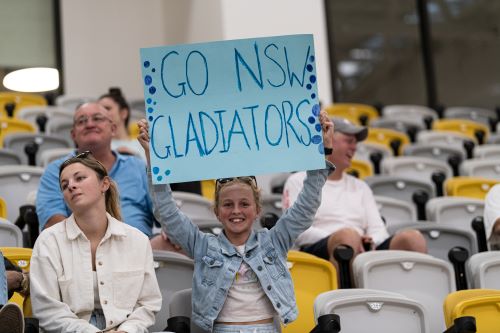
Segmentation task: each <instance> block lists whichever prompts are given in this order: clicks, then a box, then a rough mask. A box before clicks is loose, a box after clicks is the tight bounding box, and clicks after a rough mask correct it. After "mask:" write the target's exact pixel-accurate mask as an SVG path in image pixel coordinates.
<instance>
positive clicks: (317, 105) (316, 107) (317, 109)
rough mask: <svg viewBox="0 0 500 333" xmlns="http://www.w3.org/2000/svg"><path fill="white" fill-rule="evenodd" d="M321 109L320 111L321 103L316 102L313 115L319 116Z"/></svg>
mask: <svg viewBox="0 0 500 333" xmlns="http://www.w3.org/2000/svg"><path fill="white" fill-rule="evenodd" d="M319 111H320V108H319V104H314V105H313V107H312V113H313V115H315V116H316V117H317V116H319Z"/></svg>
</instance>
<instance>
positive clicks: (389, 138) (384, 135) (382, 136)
mask: <svg viewBox="0 0 500 333" xmlns="http://www.w3.org/2000/svg"><path fill="white" fill-rule="evenodd" d="M397 141H399V142H400V144H399V147H398V150H397V152H394V149H393V147H392V146H391V142H397ZM363 142H366V143H376V144H379V145H383V146H385V147H387V148H389V149H390V150H391V151H392V152H393V153H397V154H395V155H401V153H402V152H403V148H404V146H406V145H407V144H409V143H410V138H409V137H408V135H406V134H405V133H403V132H399V131H395V130H391V129H387V128H373V127H370V128H369V129H368V137H367V138H366V140H365V141H363Z"/></svg>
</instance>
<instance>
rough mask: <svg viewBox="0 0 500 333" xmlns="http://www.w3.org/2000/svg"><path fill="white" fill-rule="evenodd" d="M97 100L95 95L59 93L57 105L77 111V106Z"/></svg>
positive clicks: (70, 110)
mask: <svg viewBox="0 0 500 333" xmlns="http://www.w3.org/2000/svg"><path fill="white" fill-rule="evenodd" d="M93 101H95V98H94V97H89V96H70V95H59V96H57V98H56V105H57V106H60V107H63V108H65V109H67V110H68V111H69V112H71V113H73V112H75V110H76V108H77V106H79V105H80V104H83V103H87V102H93Z"/></svg>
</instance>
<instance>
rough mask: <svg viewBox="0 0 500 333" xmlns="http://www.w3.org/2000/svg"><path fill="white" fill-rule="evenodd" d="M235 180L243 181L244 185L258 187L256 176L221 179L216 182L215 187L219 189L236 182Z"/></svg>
mask: <svg viewBox="0 0 500 333" xmlns="http://www.w3.org/2000/svg"><path fill="white" fill-rule="evenodd" d="M235 180H241V181H242V182H244V183H247V184H249V185H252V184H253V185H254V186H255V187H257V178H255V176H245V177H230V178H219V179H217V180H216V181H215V187H216V188H219V186H221V185H224V184H227V183H229V182H232V181H235Z"/></svg>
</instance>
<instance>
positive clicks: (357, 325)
mask: <svg viewBox="0 0 500 333" xmlns="http://www.w3.org/2000/svg"><path fill="white" fill-rule="evenodd" d="M325 314H337V315H339V317H340V327H341V332H342V333H360V332H384V333H401V332H405V333H424V332H432V331H430V330H429V324H428V322H427V314H426V310H425V309H424V306H423V305H422V304H421V303H419V302H417V301H415V300H412V299H410V298H408V297H406V296H404V295H403V294H399V293H394V292H388V291H384V290H375V289H338V290H333V291H328V292H325V293H322V294H320V295H319V296H318V297H317V298H316V299H315V302H314V315H315V319H316V320H317V318H318V317H320V316H322V315H325Z"/></svg>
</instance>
